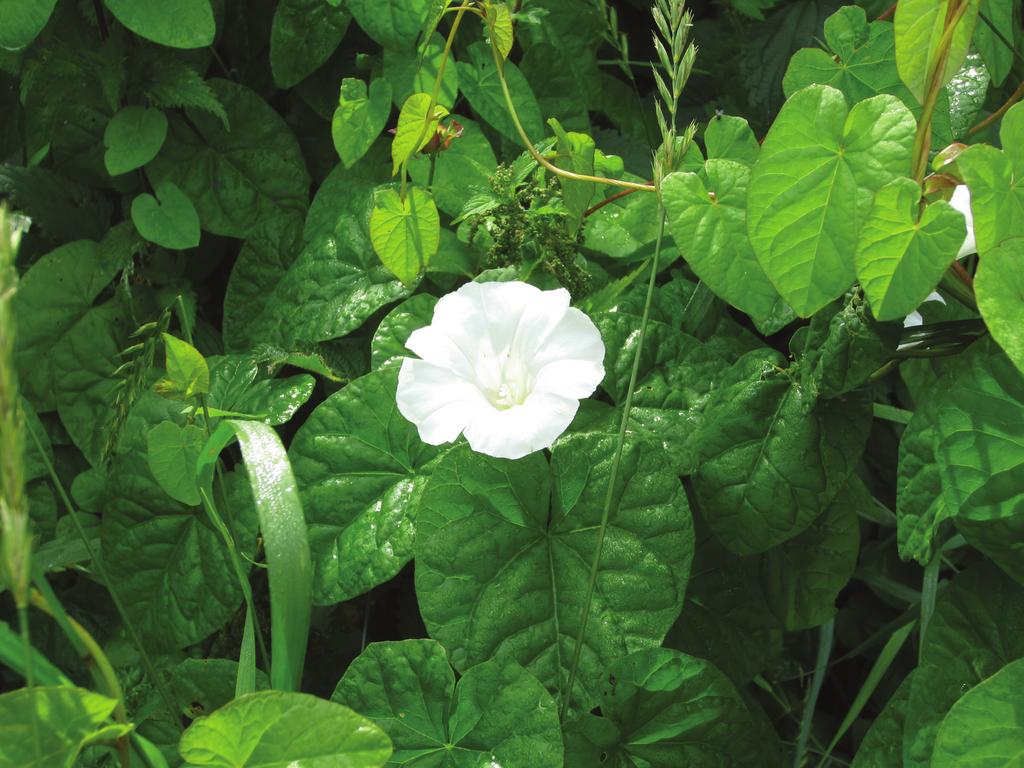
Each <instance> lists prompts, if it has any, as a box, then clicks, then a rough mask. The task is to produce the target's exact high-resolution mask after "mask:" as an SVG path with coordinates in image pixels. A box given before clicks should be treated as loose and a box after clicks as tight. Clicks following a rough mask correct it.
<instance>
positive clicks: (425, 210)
mask: <svg viewBox="0 0 1024 768" xmlns="http://www.w3.org/2000/svg"><path fill="white" fill-rule="evenodd" d="M370 242H372V243H373V250H374V251H375V252H376V254H377V257H378V258H379V259H380V261H381V263H382V264H383V265H384V266H385V267H387V269H388V271H389V272H391V273H392V274H393V275H394V276H395V277H397V278H398V279H399V280H401V281H402V283H403V284H405V285H412V284H413V283H415V282H416V279H417V278H418V277H419V276H420V275H421V274H422V273H423V270H424V269H425V268H426V266H427V265H428V264H429V263H430V260H431V259H432V258H433V257H434V254H436V253H437V249H438V246H440V244H441V219H440V217H439V216H438V213H437V205H435V204H434V198H433V197H431V195H430V193H429V192H427V190H425V189H423V188H422V187H420V186H415V185H414V186H411V187H409V188H408V189H406V190H405V198H404V199H403V198H402V197H401V196H400V195H399V193H398V190H396V189H393V188H390V187H385V188H383V189H378V190H377V192H376V194H374V196H373V210H372V211H370Z"/></svg>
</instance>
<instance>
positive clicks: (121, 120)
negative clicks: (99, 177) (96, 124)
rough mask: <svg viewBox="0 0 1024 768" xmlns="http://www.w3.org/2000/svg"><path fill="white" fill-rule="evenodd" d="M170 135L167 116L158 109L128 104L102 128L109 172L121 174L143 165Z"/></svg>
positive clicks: (155, 153)
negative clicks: (105, 127) (168, 133)
mask: <svg viewBox="0 0 1024 768" xmlns="http://www.w3.org/2000/svg"><path fill="white" fill-rule="evenodd" d="M166 138H167V116H166V115H164V113H163V112H161V111H160V110H159V109H146V108H145V107H125V108H124V109H122V110H120V111H119V112H118V113H117V114H116V115H114V116H113V117H112V118H110V122H109V123H107V129H106V130H105V131H104V132H103V146H105V147H106V148H107V151H106V153H104V155H103V162H104V163H105V164H106V166H107V173H109V174H110V175H111V176H118V175H119V174H122V173H128V171H134V170H135V169H136V168H141V167H142V166H144V165H145V164H146V163H148V162H149V161H150V160H152V159H153V158H154V157H156V155H157V153H158V152H159V151H160V147H162V146H163V145H164V139H166Z"/></svg>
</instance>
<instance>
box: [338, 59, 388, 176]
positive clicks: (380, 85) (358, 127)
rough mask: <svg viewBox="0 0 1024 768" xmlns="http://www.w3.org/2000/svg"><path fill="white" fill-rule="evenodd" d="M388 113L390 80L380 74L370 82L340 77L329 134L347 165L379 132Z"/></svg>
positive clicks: (356, 158) (367, 147) (351, 162)
mask: <svg viewBox="0 0 1024 768" xmlns="http://www.w3.org/2000/svg"><path fill="white" fill-rule="evenodd" d="M390 114H391V84H390V83H389V82H388V81H387V80H384V79H383V78H377V79H375V80H373V81H372V82H371V83H370V88H369V92H367V88H366V83H364V82H363V81H362V80H359V79H356V78H351V77H346V78H345V79H344V80H342V81H341V93H340V95H339V96H338V108H337V109H336V110H334V117H333V118H331V137H332V138H333V139H334V149H335V150H337V152H338V156H339V157H340V158H341V162H342V163H344V164H345V167H346V168H348V167H350V166H352V165H353V164H354V163H355V162H356V161H358V160H359V159H360V158H361V157H362V156H363V155H365V154H366V152H367V150H368V149H369V148H370V147H371V146H372V145H373V142H375V141H376V140H377V137H378V136H380V133H381V131H383V130H384V125H385V124H386V123H387V119H388V115H390Z"/></svg>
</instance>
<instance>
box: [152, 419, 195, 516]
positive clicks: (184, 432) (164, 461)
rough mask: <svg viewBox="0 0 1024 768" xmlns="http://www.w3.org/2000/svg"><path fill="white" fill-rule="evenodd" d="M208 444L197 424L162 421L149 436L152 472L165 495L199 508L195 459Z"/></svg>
mask: <svg viewBox="0 0 1024 768" xmlns="http://www.w3.org/2000/svg"><path fill="white" fill-rule="evenodd" d="M205 444H206V433H205V432H204V431H203V429H202V428H201V427H197V426H196V425H195V424H186V425H184V426H179V425H177V424H175V423H174V422H173V421H162V422H160V423H159V424H157V425H156V426H155V427H153V428H152V429H151V430H149V433H148V434H147V435H146V459H147V460H148V461H149V471H150V472H152V473H153V477H154V478H155V479H156V481H157V483H159V484H160V487H161V488H162V489H163V491H164V493H166V494H167V495H168V496H170V497H171V498H172V499H174V500H175V501H180V502H181V503H182V504H187V505H188V506H190V507H198V506H199V501H200V499H199V486H198V484H197V483H196V460H197V459H198V458H199V453H200V451H202V450H203V446H204V445H205Z"/></svg>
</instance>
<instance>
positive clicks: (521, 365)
mask: <svg viewBox="0 0 1024 768" xmlns="http://www.w3.org/2000/svg"><path fill="white" fill-rule="evenodd" d="M405 346H406V347H408V348H409V349H411V350H412V351H413V352H415V353H416V354H417V355H419V357H420V359H418V360H417V359H415V358H406V359H405V360H404V361H403V362H402V369H401V371H399V374H398V396H397V401H398V410H399V411H400V412H401V413H402V415H403V416H405V418H407V419H408V420H409V421H411V422H412V423H413V424H415V425H416V428H417V429H418V430H419V433H420V438H421V439H422V440H423V442H425V443H430V444H431V445H440V444H441V443H450V442H452V441H453V440H455V439H456V438H457V437H458V436H459V435H460V434H464V435H465V436H466V440H468V441H469V446H470V447H471V448H472V449H473V450H474V451H478V452H480V453H486V454H488V455H489V456H497V457H499V458H503V459H518V458H520V457H522V456H525V455H527V454H528V453H532V452H533V451H537V450H540V449H541V448H548V447H550V446H551V444H552V443H553V442H554V441H555V438H557V437H558V436H559V435H560V434H562V432H564V431H565V429H566V427H568V426H569V423H570V422H571V421H572V420H573V417H574V416H575V415H576V410H577V409H578V408H579V404H580V403H579V401H580V398H584V397H587V396H588V395H590V394H591V393H592V392H593V391H594V390H595V389H596V388H597V385H598V384H599V383H600V382H601V379H602V378H604V365H603V361H604V342H602V341H601V334H600V333H599V332H598V330H597V327H596V326H595V325H594V323H593V322H591V320H590V318H589V317H587V316H586V315H585V314H583V313H582V312H581V311H580V310H578V309H575V308H573V307H570V306H569V292H568V291H566V290H565V289H564V288H559V289H558V290H554V291H542V290H540V289H539V288H535V287H534V286H532V285H529V284H527V283H522V282H510V283H467V284H466V285H464V286H462V287H461V288H459V290H457V291H455V292H454V293H449V294H448V295H447V296H444V297H442V298H441V299H440V301H438V302H437V306H436V307H435V308H434V317H433V319H432V320H431V323H430V325H428V326H427V327H425V328H420V329H418V330H416V331H413V333H412V335H410V336H409V340H408V341H407V342H406V344H405Z"/></svg>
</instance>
